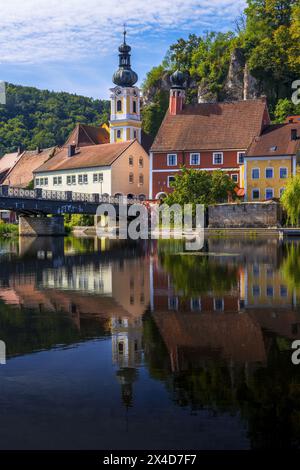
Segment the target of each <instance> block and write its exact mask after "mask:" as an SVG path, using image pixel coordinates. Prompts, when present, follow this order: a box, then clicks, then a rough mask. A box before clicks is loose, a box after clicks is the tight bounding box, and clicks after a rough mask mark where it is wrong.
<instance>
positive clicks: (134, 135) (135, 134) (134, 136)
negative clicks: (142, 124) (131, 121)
mask: <svg viewBox="0 0 300 470" xmlns="http://www.w3.org/2000/svg"><path fill="white" fill-rule="evenodd" d="M136 137H137V133H136V131H133V138H134V139H136Z"/></svg>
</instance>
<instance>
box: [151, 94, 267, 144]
mask: <svg viewBox="0 0 300 470" xmlns="http://www.w3.org/2000/svg"><path fill="white" fill-rule="evenodd" d="M265 113H266V101H265V99H257V100H245V101H232V102H224V103H201V104H195V105H186V106H185V107H184V109H183V110H182V111H181V112H180V113H179V114H177V115H175V116H173V115H170V114H169V112H167V114H166V116H165V118H164V120H163V122H162V124H161V126H160V129H159V131H158V134H157V136H156V138H155V140H154V143H153V145H152V148H151V150H152V151H154V152H160V151H173V150H174V151H180V150H222V149H247V148H248V146H249V145H250V143H251V141H252V139H253V138H254V137H255V136H256V135H259V134H260V133H261V129H262V127H263V124H264V122H263V121H264V116H265ZM265 124H269V122H265Z"/></svg>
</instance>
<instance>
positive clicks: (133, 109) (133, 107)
mask: <svg viewBox="0 0 300 470" xmlns="http://www.w3.org/2000/svg"><path fill="white" fill-rule="evenodd" d="M132 111H133V112H134V113H136V101H133V103H132Z"/></svg>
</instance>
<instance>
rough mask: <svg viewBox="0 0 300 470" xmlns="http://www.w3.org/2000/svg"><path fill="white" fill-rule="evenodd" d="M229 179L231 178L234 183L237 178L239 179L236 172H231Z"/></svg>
mask: <svg viewBox="0 0 300 470" xmlns="http://www.w3.org/2000/svg"><path fill="white" fill-rule="evenodd" d="M231 179H232V181H234V182H235V183H237V182H238V180H239V175H238V174H237V173H233V174H232V175H231Z"/></svg>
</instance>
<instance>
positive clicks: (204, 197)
mask: <svg viewBox="0 0 300 470" xmlns="http://www.w3.org/2000/svg"><path fill="white" fill-rule="evenodd" d="M172 187H173V189H174V190H173V192H172V193H170V194H169V195H168V196H167V197H166V199H165V200H164V202H165V203H166V204H168V205H172V204H180V205H184V204H190V203H191V204H193V205H194V206H195V205H196V204H204V205H205V206H207V205H208V204H215V203H218V202H219V203H220V202H224V201H227V199H228V195H231V196H232V197H233V198H234V197H235V192H234V189H235V187H236V183H234V181H232V180H231V179H230V178H229V176H227V175H225V174H224V173H223V172H222V171H221V170H216V171H214V172H209V171H202V170H193V169H188V168H185V167H183V168H182V169H181V172H180V173H179V174H176V176H175V181H174V182H173V183H172Z"/></svg>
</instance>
